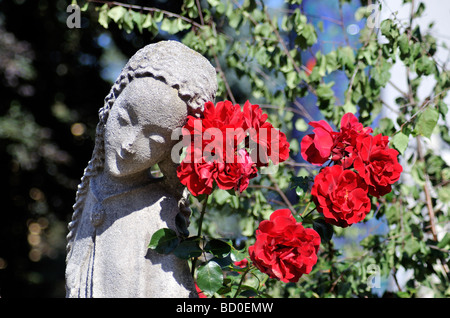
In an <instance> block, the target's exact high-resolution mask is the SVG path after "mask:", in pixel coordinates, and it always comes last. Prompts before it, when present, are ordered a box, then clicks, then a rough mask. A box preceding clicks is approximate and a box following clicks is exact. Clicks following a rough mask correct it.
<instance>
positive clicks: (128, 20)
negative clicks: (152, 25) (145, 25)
mask: <svg viewBox="0 0 450 318" xmlns="http://www.w3.org/2000/svg"><path fill="white" fill-rule="evenodd" d="M123 22H124V23H123V29H124V30H125V31H126V32H127V33H131V31H133V28H134V26H133V11H127V12H126V13H125V15H124V16H123Z"/></svg>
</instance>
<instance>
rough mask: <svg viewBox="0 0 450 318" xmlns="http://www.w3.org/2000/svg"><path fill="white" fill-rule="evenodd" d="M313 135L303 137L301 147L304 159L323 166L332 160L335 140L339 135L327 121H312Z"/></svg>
mask: <svg viewBox="0 0 450 318" xmlns="http://www.w3.org/2000/svg"><path fill="white" fill-rule="evenodd" d="M309 125H310V126H312V127H314V129H313V132H314V133H313V134H309V135H306V136H304V137H303V139H302V141H301V143H300V147H301V154H302V157H303V159H305V160H306V161H308V162H309V163H311V164H313V165H317V166H321V165H323V164H324V163H325V162H327V161H328V160H329V159H330V156H331V152H332V150H333V148H334V144H335V140H336V138H337V136H338V135H339V133H337V132H335V131H333V129H332V128H331V126H330V125H329V124H328V123H327V122H326V121H325V120H319V121H312V122H310V123H309Z"/></svg>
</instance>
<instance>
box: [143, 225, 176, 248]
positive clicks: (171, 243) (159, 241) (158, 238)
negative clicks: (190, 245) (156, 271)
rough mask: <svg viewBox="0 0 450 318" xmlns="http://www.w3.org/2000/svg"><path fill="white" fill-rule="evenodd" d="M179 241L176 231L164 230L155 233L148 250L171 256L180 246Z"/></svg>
mask: <svg viewBox="0 0 450 318" xmlns="http://www.w3.org/2000/svg"><path fill="white" fill-rule="evenodd" d="M178 243H179V240H178V236H177V233H175V231H173V230H171V229H168V228H163V229H159V230H158V231H156V232H155V233H153V235H152V238H151V239H150V243H149V245H148V248H150V249H152V250H155V251H156V252H158V253H160V254H169V253H170V252H172V251H173V250H174V249H175V248H176V247H177V246H178Z"/></svg>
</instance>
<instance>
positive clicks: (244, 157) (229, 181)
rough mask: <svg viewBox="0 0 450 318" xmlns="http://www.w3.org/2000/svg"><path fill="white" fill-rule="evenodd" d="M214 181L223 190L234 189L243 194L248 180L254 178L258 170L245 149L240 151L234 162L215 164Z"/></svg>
mask: <svg viewBox="0 0 450 318" xmlns="http://www.w3.org/2000/svg"><path fill="white" fill-rule="evenodd" d="M216 166H217V174H216V175H215V181H216V183H217V186H218V187H219V188H220V189H223V190H229V189H233V188H234V189H235V190H236V191H239V192H243V191H244V190H245V189H247V187H248V185H249V182H250V179H252V178H254V177H256V175H257V173H258V170H257V169H256V166H255V164H254V163H253V161H252V160H251V158H250V156H249V154H248V153H247V151H246V150H245V149H240V150H239V151H238V152H237V153H236V155H235V158H234V162H225V163H217V164H216Z"/></svg>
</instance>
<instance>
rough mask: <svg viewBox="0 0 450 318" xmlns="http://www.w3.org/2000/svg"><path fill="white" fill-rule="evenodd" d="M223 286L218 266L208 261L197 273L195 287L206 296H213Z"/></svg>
mask: <svg viewBox="0 0 450 318" xmlns="http://www.w3.org/2000/svg"><path fill="white" fill-rule="evenodd" d="M222 285H223V272H222V268H221V267H220V265H219V264H217V263H216V262H214V261H209V262H208V263H206V264H205V265H202V266H200V267H199V269H198V271H197V286H198V288H200V289H201V291H202V292H203V293H205V294H207V295H208V296H213V295H214V293H215V292H217V291H218V290H219V289H220V288H221V287H222Z"/></svg>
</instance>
